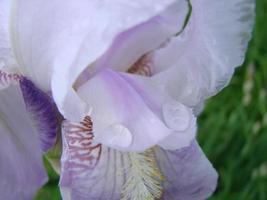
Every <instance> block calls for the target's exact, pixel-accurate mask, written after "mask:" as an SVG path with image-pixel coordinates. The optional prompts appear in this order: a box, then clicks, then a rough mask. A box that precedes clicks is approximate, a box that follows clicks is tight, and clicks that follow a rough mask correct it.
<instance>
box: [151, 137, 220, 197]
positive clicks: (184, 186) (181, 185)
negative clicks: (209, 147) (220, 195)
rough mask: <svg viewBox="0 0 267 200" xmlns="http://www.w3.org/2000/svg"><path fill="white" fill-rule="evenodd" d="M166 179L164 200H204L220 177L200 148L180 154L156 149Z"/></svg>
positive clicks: (193, 148)
mask: <svg viewBox="0 0 267 200" xmlns="http://www.w3.org/2000/svg"><path fill="white" fill-rule="evenodd" d="M155 153H156V157H157V160H158V164H159V168H160V170H161V172H162V174H163V176H164V177H165V179H164V184H163V188H164V196H163V199H164V200H169V199H172V200H204V199H207V198H208V197H209V196H210V195H211V194H212V193H213V192H214V190H215V188H216V186H217V179H218V175H217V172H216V171H215V169H214V168H213V167H212V165H211V163H210V162H209V161H208V159H207V158H206V156H205V155H204V154H203V152H202V150H201V149H200V147H199V145H198V144H197V142H196V141H194V142H193V143H192V144H191V146H189V147H185V148H184V149H180V150H176V151H167V150H164V149H160V148H156V150H155Z"/></svg>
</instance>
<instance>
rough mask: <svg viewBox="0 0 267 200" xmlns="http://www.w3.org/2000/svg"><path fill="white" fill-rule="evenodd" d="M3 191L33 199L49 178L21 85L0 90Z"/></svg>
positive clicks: (11, 196)
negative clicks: (20, 88)
mask: <svg viewBox="0 0 267 200" xmlns="http://www.w3.org/2000/svg"><path fill="white" fill-rule="evenodd" d="M0 114H1V119H0V129H1V131H0V135H1V140H0V177H1V179H0V194H1V198H2V199H10V200H17V199H32V198H33V197H34V195H35V193H36V191H37V190H38V189H39V187H41V186H42V185H43V184H44V183H45V182H46V181H47V177H46V172H45V169H44V167H43V162H42V151H41V148H40V143H39V138H38V133H37V132H36V130H35V128H34V127H33V125H32V121H31V119H30V116H29V115H28V113H27V111H26V108H25V104H24V101H23V97H22V93H21V91H20V90H19V87H18V86H10V87H8V88H7V89H5V90H1V91H0Z"/></svg>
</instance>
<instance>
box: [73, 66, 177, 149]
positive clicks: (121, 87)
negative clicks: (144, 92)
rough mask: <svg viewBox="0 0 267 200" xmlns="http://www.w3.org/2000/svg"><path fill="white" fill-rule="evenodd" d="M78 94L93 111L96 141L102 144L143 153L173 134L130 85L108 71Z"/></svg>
mask: <svg viewBox="0 0 267 200" xmlns="http://www.w3.org/2000/svg"><path fill="white" fill-rule="evenodd" d="M78 94H79V96H80V97H81V98H82V99H83V100H84V101H86V102H87V104H88V105H90V106H91V107H92V112H91V114H90V116H91V117H92V120H93V123H94V135H95V139H96V140H97V141H98V142H100V143H102V144H105V145H108V146H112V147H114V148H118V149H121V150H122V149H125V150H135V151H142V150H144V149H146V148H149V147H151V146H153V145H155V144H157V143H158V142H159V141H160V140H162V139H163V138H165V137H166V136H168V135H169V134H171V133H172V130H170V129H168V128H167V127H166V126H165V125H164V123H163V122H162V121H161V119H160V118H159V117H157V116H156V115H155V114H154V113H153V112H152V111H151V110H150V109H149V107H148V106H147V105H146V103H145V102H144V101H143V99H142V98H141V96H140V95H139V94H138V93H137V92H136V91H135V89H134V88H133V87H132V86H131V84H129V83H128V82H127V81H126V80H125V79H124V78H123V77H122V76H120V75H119V74H118V73H116V72H113V71H111V70H109V69H107V70H103V71H102V72H100V73H98V74H97V75H96V76H94V77H93V78H92V79H90V81H88V82H86V83H85V84H84V85H83V86H82V87H81V88H80V89H79V90H78ZM144 137H146V138H147V139H146V140H144V139H143V138H144Z"/></svg>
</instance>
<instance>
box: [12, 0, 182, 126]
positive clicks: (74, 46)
mask: <svg viewBox="0 0 267 200" xmlns="http://www.w3.org/2000/svg"><path fill="white" fill-rule="evenodd" d="M179 2H180V3H179V4H182V5H184V4H185V0H179ZM181 2H183V3H181ZM172 5H177V1H174V0H166V1H160V0H156V1H155V0H149V1H143V0H137V1H130V0H128V1H125V0H114V1H98V0H91V1H84V0H78V1H75V2H72V1H63V0H56V1H45V0H38V1H36V0H30V1H27V2H21V1H16V5H15V7H14V11H13V19H12V21H13V24H14V26H12V27H13V28H12V35H13V38H14V41H15V42H14V44H15V49H16V57H18V58H19V60H20V62H21V67H22V68H23V70H24V72H25V74H26V75H27V76H29V77H30V79H31V80H33V82H34V83H37V86H38V87H40V88H41V89H44V90H47V89H48V88H49V87H50V82H51V80H52V91H53V95H54V99H55V101H56V103H57V105H58V107H59V110H60V111H61V113H63V114H64V116H65V117H66V118H68V119H71V120H75V121H80V120H81V119H82V118H83V117H84V115H85V114H86V112H88V110H87V107H86V104H85V103H84V102H82V101H81V100H80V99H79V98H78V97H77V96H75V91H73V90H72V86H73V83H74V82H75V80H76V79H77V77H78V76H79V75H80V73H81V72H82V71H83V70H84V69H85V68H86V67H88V65H90V64H92V62H94V61H96V60H97V59H98V58H99V57H100V56H101V55H103V53H104V52H105V51H106V50H107V49H108V48H109V47H110V46H111V44H112V42H113V40H114V39H115V37H116V36H117V35H119V34H120V33H122V32H124V31H126V30H128V29H130V28H132V27H134V26H137V25H139V24H141V23H145V22H146V21H148V20H150V19H151V18H153V17H155V16H157V15H160V14H161V13H162V12H164V10H166V9H167V8H170V6H172ZM70 104H75V105H77V107H76V110H77V111H76V113H74V112H73V109H72V110H70V111H69V112H68V108H69V107H70Z"/></svg>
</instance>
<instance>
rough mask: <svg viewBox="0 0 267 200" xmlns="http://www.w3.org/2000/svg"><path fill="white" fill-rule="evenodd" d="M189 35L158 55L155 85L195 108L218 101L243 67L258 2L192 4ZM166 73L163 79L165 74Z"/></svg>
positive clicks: (205, 1) (208, 0)
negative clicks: (211, 98)
mask: <svg viewBox="0 0 267 200" xmlns="http://www.w3.org/2000/svg"><path fill="white" fill-rule="evenodd" d="M191 4H192V14H191V17H190V20H189V23H188V25H187V26H186V28H185V30H184V32H182V33H181V34H180V35H179V36H178V37H176V38H173V39H172V40H171V41H170V42H169V44H168V45H167V46H166V47H165V48H162V49H160V50H159V51H157V52H155V54H154V65H155V66H154V67H155V68H154V70H155V71H156V72H158V73H159V74H158V75H155V79H156V80H157V81H158V82H160V83H161V84H164V85H165V86H166V87H167V88H168V89H169V91H170V92H171V93H172V95H173V97H175V98H176V99H178V100H179V101H181V102H182V103H184V104H185V105H189V106H195V105H197V104H198V103H200V102H201V101H202V100H203V99H204V98H207V97H208V96H211V95H214V94H215V93H217V92H218V91H219V90H221V89H222V88H223V87H224V86H225V85H226V84H227V83H228V82H229V80H230V78H231V76H232V74H233V72H234V69H235V67H237V66H240V65H241V64H242V63H243V61H244V56H245V52H246V49H247V44H248V41H249V40H250V37H251V30H252V26H253V19H254V5H255V2H254V1H253V0H226V1H212V0H192V1H191ZM160 72H161V73H160Z"/></svg>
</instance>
